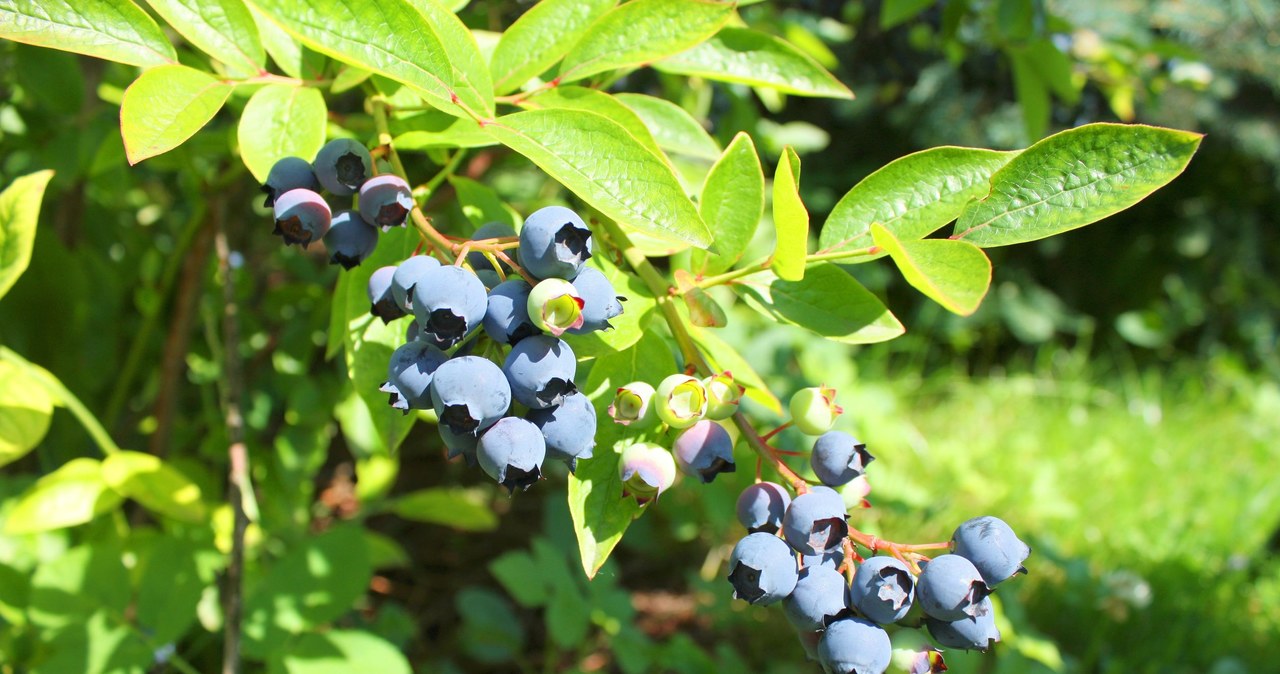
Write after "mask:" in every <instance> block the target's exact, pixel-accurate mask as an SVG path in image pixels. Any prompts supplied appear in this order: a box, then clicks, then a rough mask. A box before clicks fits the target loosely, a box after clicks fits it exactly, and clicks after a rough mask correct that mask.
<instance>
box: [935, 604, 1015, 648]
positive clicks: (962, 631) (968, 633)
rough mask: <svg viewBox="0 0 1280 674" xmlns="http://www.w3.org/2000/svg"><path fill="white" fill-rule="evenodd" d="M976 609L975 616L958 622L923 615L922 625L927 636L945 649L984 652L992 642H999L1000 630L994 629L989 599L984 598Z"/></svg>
mask: <svg viewBox="0 0 1280 674" xmlns="http://www.w3.org/2000/svg"><path fill="white" fill-rule="evenodd" d="M978 609H979V610H978V611H977V612H976V615H973V616H965V617H963V618H961V619H959V620H939V619H938V618H935V617H933V616H931V615H925V617H924V624H925V627H927V628H929V634H931V635H933V638H934V639H937V640H938V643H939V644H942V645H943V646H945V647H947V648H963V649H965V650H974V649H976V650H979V651H985V650H987V649H988V648H990V647H991V643H992V642H994V641H999V640H1000V630H998V629H996V612H995V607H994V606H992V605H991V598H990V597H984V598H983V600H982V601H981V602H980V603H979V604H978Z"/></svg>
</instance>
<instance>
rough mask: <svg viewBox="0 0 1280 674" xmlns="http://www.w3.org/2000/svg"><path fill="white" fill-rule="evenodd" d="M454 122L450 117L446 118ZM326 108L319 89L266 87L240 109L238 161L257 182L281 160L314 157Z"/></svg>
mask: <svg viewBox="0 0 1280 674" xmlns="http://www.w3.org/2000/svg"><path fill="white" fill-rule="evenodd" d="M450 119H454V118H452V117H451V118H450ZM327 123H328V109H327V108H326V106H325V103H324V96H323V95H322V94H321V93H320V90H319V89H312V88H310V87H295V86H290V85H285V84H269V85H267V86H265V87H262V88H261V89H259V90H257V91H255V92H253V97H252V98H250V99H249V102H248V103H246V104H245V106H244V113H243V114H242V115H241V116H240V126H239V127H238V128H237V129H236V140H237V142H238V144H239V145H240V158H241V159H242V160H243V161H244V165H245V166H247V167H249V172H250V173H253V177H254V178H257V179H258V182H260V183H265V182H266V181H267V174H268V173H270V172H271V167H272V166H273V165H274V164H275V163H276V162H277V161H279V160H281V159H283V158H285V157H302V158H303V159H305V160H307V161H311V160H312V159H314V158H315V156H316V153H317V152H319V151H320V147H321V146H322V145H324V130H325V125H326V124H327Z"/></svg>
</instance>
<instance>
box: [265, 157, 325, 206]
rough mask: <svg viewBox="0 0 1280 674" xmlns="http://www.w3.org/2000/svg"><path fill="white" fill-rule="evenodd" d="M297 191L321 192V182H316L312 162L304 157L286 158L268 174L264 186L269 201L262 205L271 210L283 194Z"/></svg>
mask: <svg viewBox="0 0 1280 674" xmlns="http://www.w3.org/2000/svg"><path fill="white" fill-rule="evenodd" d="M296 189H305V190H311V191H312V192H319V191H320V181H318V180H316V174H315V173H314V172H312V170H311V163H310V162H308V161H307V160H305V159H303V158H302V157H285V158H284V159H281V160H280V161H277V162H276V163H275V164H272V165H271V171H270V172H268V173H267V182H266V183H264V184H263V185H262V191H263V193H265V194H266V195H267V199H266V201H264V202H263V203H262V205H263V206H265V207H267V208H271V206H272V205H273V204H275V202H276V199H279V198H280V195H281V194H284V193H285V192H288V191H289V190H296Z"/></svg>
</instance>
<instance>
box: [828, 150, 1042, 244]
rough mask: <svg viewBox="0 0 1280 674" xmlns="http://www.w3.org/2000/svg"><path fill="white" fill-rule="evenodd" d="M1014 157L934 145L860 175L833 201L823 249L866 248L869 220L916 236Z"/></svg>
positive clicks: (955, 212) (947, 217)
mask: <svg viewBox="0 0 1280 674" xmlns="http://www.w3.org/2000/svg"><path fill="white" fill-rule="evenodd" d="M1015 156H1017V153H1016V152H996V151H995V150H979V149H974V148H967V147H935V148H932V149H929V150H924V151H922V152H916V153H914V154H909V155H907V156H905V157H901V158H899V159H895V160H893V161H891V162H889V163H888V164H886V165H885V166H884V167H882V168H880V169H879V170H877V171H876V172H875V173H872V174H871V175H869V176H867V177H866V178H863V179H862V181H861V182H859V183H858V184H857V185H854V186H853V189H851V190H849V191H848V193H846V194H845V195H844V197H842V198H841V199H840V201H839V202H838V203H836V206H835V208H833V209H831V215H829V216H827V221H826V223H825V224H824V225H823V226H822V233H821V235H820V236H819V237H818V248H819V250H821V251H823V252H834V251H842V250H854V249H857V248H865V247H869V246H871V245H872V243H871V224H872V223H880V224H881V225H882V226H883V227H884V228H885V229H887V230H889V231H890V232H893V234H894V236H896V237H897V238H898V239H901V240H904V241H905V240H910V239H919V238H923V237H925V236H927V235H929V234H930V233H931V232H933V231H935V230H937V229H938V228H939V227H942V226H943V225H945V224H947V223H948V222H951V221H952V220H955V219H956V217H958V216H959V215H960V211H962V210H963V209H964V206H965V204H967V203H969V202H970V201H972V200H974V199H978V198H981V197H983V196H985V195H986V194H987V190H988V189H990V187H989V186H990V180H991V175H992V174H993V173H995V172H996V171H998V170H999V169H1000V167H1002V166H1004V165H1005V164H1007V163H1008V162H1009V160H1010V159H1012V158H1014V157H1015Z"/></svg>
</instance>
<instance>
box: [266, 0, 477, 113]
mask: <svg viewBox="0 0 1280 674" xmlns="http://www.w3.org/2000/svg"><path fill="white" fill-rule="evenodd" d="M250 2H251V4H252V5H254V6H255V7H257V8H258V9H260V10H262V13H263V14H265V15H266V16H267V17H268V18H270V19H271V20H272V21H274V22H275V23H276V25H278V26H280V27H281V28H283V29H284V30H285V31H286V32H288V33H289V34H291V35H293V36H294V37H296V38H297V39H298V40H300V41H301V42H302V43H303V44H305V45H306V46H308V47H310V48H312V49H314V50H316V51H318V52H320V53H322V54H325V55H328V56H330V57H332V58H335V59H337V60H339V61H342V62H343V63H349V64H351V65H354V66H358V67H361V68H364V69H365V70H368V71H370V72H374V73H379V74H382V75H385V76H387V77H389V78H391V79H393V80H396V81H398V82H402V83H404V84H407V85H409V86H410V87H413V88H414V89H415V90H416V91H418V92H419V93H420V94H421V95H422V96H423V97H424V98H425V99H426V100H427V102H429V103H431V105H433V106H435V107H437V108H439V109H441V110H443V111H445V112H448V113H450V114H453V115H457V116H459V117H461V116H471V115H470V114H467V110H469V111H470V113H471V114H475V115H484V116H488V115H492V114H493V91H492V89H490V90H488V91H486V92H480V91H477V90H475V89H474V88H473V87H471V86H465V85H466V83H458V82H455V81H454V75H455V70H454V66H453V64H452V62H451V61H450V57H449V53H448V51H446V47H445V41H444V39H443V38H442V37H441V34H440V32H439V31H437V29H436V27H435V26H433V25H432V23H431V22H430V21H429V20H428V19H427V17H426V16H424V15H423V13H422V12H420V11H418V9H416V8H415V7H413V6H412V5H410V4H409V3H407V2H405V0H250ZM463 56H465V54H464V55H463ZM455 97H456V101H455ZM460 106H466V110H464V109H463V107H460Z"/></svg>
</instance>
